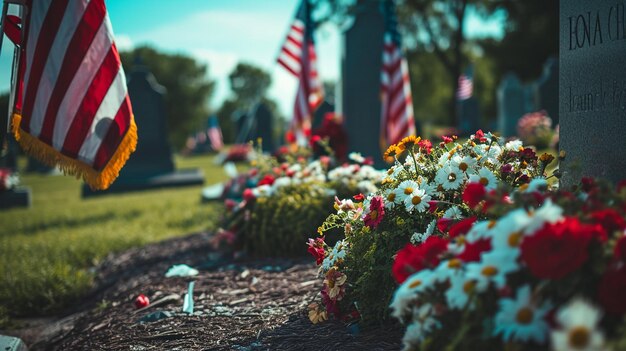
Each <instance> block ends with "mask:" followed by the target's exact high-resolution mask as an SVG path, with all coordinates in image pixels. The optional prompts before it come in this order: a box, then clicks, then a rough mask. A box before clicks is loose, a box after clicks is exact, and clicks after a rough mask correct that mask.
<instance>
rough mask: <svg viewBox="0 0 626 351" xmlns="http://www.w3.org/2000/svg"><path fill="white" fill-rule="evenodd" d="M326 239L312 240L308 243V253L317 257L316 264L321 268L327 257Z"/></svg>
mask: <svg viewBox="0 0 626 351" xmlns="http://www.w3.org/2000/svg"><path fill="white" fill-rule="evenodd" d="M324 245H325V243H324V238H316V239H310V238H309V241H308V242H307V246H308V248H307V251H308V252H309V253H310V254H311V255H313V257H315V263H316V264H317V265H318V266H319V265H320V264H322V262H323V261H324V258H325V257H326V250H324Z"/></svg>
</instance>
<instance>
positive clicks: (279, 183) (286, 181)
mask: <svg viewBox="0 0 626 351" xmlns="http://www.w3.org/2000/svg"><path fill="white" fill-rule="evenodd" d="M291 183H292V181H291V178H289V177H279V178H276V180H274V184H272V188H274V190H276V189H280V188H284V187H286V186H289V185H291Z"/></svg>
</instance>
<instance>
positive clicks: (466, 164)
mask: <svg viewBox="0 0 626 351" xmlns="http://www.w3.org/2000/svg"><path fill="white" fill-rule="evenodd" d="M451 161H452V164H453V165H454V166H455V167H457V168H458V169H460V170H461V171H462V172H464V173H465V174H467V175H470V174H474V173H476V164H477V163H478V162H477V161H476V159H475V158H473V157H471V156H462V157H461V156H460V155H454V157H452V160H451Z"/></svg>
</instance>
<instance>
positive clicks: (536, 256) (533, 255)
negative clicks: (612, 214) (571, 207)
mask: <svg viewBox="0 0 626 351" xmlns="http://www.w3.org/2000/svg"><path fill="white" fill-rule="evenodd" d="M602 235H603V230H602V227H601V226H600V225H591V224H582V223H580V222H579V221H578V219H577V218H573V217H571V218H566V219H565V220H563V221H561V222H558V223H554V224H551V223H547V224H546V225H544V226H543V227H542V228H541V229H539V230H538V231H537V232H535V234H533V235H531V236H528V237H526V238H524V241H523V242H522V245H521V250H522V260H523V261H524V263H526V265H527V266H528V269H530V271H531V273H532V274H533V275H534V276H536V277H537V278H542V279H560V278H563V277H565V276H566V275H568V274H569V273H571V272H573V271H575V270H577V269H578V268H580V266H582V265H583V264H584V263H585V262H586V261H587V259H588V258H589V253H588V250H587V249H588V247H589V243H590V242H591V240H592V239H593V238H597V237H602Z"/></svg>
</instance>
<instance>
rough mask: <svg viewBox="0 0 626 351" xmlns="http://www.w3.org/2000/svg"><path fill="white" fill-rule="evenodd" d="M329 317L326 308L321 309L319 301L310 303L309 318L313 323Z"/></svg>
mask: <svg viewBox="0 0 626 351" xmlns="http://www.w3.org/2000/svg"><path fill="white" fill-rule="evenodd" d="M327 319H328V314H327V313H326V311H325V310H322V309H320V306H319V305H318V304H317V303H315V302H314V303H312V304H310V305H309V320H310V321H311V322H313V324H317V323H320V322H323V321H325V320H327Z"/></svg>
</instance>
